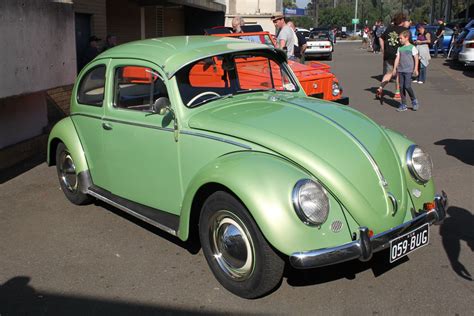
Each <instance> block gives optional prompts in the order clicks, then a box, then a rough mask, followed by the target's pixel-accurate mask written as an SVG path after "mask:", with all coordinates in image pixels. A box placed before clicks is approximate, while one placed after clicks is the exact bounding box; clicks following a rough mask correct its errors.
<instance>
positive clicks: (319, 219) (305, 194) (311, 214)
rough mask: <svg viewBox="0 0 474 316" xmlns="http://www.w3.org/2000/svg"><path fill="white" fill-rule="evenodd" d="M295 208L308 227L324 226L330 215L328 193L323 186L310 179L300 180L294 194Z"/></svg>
mask: <svg viewBox="0 0 474 316" xmlns="http://www.w3.org/2000/svg"><path fill="white" fill-rule="evenodd" d="M292 200H293V207H294V209H295V211H296V214H297V215H298V217H299V218H300V219H301V221H302V222H303V223H305V224H306V225H308V226H318V225H321V224H323V223H324V222H325V221H326V220H327V218H328V214H329V198H328V193H327V192H326V190H325V189H324V188H323V186H322V185H321V184H319V183H318V182H315V181H313V180H310V179H301V180H299V181H298V182H297V183H296V185H295V187H294V188H293V192H292Z"/></svg>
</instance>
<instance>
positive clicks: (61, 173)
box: [56, 143, 92, 205]
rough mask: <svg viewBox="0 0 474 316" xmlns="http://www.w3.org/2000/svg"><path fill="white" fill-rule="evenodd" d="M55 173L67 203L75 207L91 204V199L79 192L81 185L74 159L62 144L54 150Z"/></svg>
mask: <svg viewBox="0 0 474 316" xmlns="http://www.w3.org/2000/svg"><path fill="white" fill-rule="evenodd" d="M56 171H57V172H58V179H59V184H60V186H61V190H62V191H63V192H64V195H65V196H66V197H67V199H68V200H69V201H71V202H72V203H74V204H77V205H83V204H88V203H91V202H92V197H90V196H89V195H87V194H84V193H82V192H81V191H80V190H79V188H80V185H81V183H80V178H79V177H78V175H77V171H76V165H75V163H74V159H73V158H72V155H71V153H70V152H69V150H68V149H67V147H66V146H65V145H64V144H63V143H60V144H59V145H58V147H57V148H56Z"/></svg>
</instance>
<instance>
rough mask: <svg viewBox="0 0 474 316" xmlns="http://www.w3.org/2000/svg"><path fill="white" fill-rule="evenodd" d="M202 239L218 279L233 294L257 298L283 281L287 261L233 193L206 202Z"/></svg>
mask: <svg viewBox="0 0 474 316" xmlns="http://www.w3.org/2000/svg"><path fill="white" fill-rule="evenodd" d="M199 238H200V240H201V245H202V249H203V253H204V256H205V257H206V260H207V263H208V264H209V267H210V268H211V270H212V272H213V273H214V276H215V277H216V279H217V280H218V281H219V282H220V283H221V284H222V286H224V287H225V288H226V289H227V290H229V291H230V292H232V293H234V294H236V295H238V296H240V297H243V298H257V297H260V296H263V295H265V294H267V293H268V292H270V291H271V290H272V289H274V288H275V287H276V286H277V285H278V283H279V282H280V281H281V278H282V276H283V269H284V265H285V264H284V261H283V259H282V258H280V257H279V255H278V254H277V253H276V252H275V251H274V250H273V249H272V248H271V247H270V245H269V244H268V242H267V241H266V240H265V238H264V237H263V235H262V233H261V232H260V230H259V228H258V227H257V225H256V223H255V222H254V220H253V218H252V217H251V216H250V214H249V212H248V211H247V209H246V208H245V207H244V206H243V205H242V204H241V203H240V202H239V201H238V200H237V199H236V198H235V197H233V196H232V195H230V194H229V193H226V192H223V191H219V192H216V193H214V194H212V195H211V196H210V197H209V198H208V199H207V200H206V202H205V203H204V206H203V208H202V212H201V216H200V218H199Z"/></svg>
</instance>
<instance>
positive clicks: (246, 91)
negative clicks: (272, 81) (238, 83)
mask: <svg viewBox="0 0 474 316" xmlns="http://www.w3.org/2000/svg"><path fill="white" fill-rule="evenodd" d="M262 91H263V92H276V89H275V88H271V89H244V90H238V91H237V92H236V93H250V92H262Z"/></svg>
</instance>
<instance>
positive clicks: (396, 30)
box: [375, 13, 411, 104]
mask: <svg viewBox="0 0 474 316" xmlns="http://www.w3.org/2000/svg"><path fill="white" fill-rule="evenodd" d="M409 26H410V21H409V20H408V19H407V17H406V16H405V14H403V13H397V14H396V15H395V16H394V18H393V25H390V26H389V27H387V29H386V30H385V32H384V33H383V34H382V36H381V37H380V39H379V43H380V49H381V51H382V55H383V73H384V76H383V78H382V82H381V83H380V87H379V88H378V89H377V91H376V94H375V96H376V98H378V99H379V100H380V104H382V103H383V94H384V91H383V89H384V88H385V86H386V85H387V84H388V83H389V82H390V79H392V76H393V74H394V71H393V65H394V63H395V58H396V57H397V49H398V47H399V46H400V42H399V41H398V38H399V35H400V33H402V32H403V31H407V30H408V27H409ZM410 82H411V81H410ZM393 98H394V99H395V100H400V86H399V82H398V78H397V80H396V91H395V96H394V97H393Z"/></svg>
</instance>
